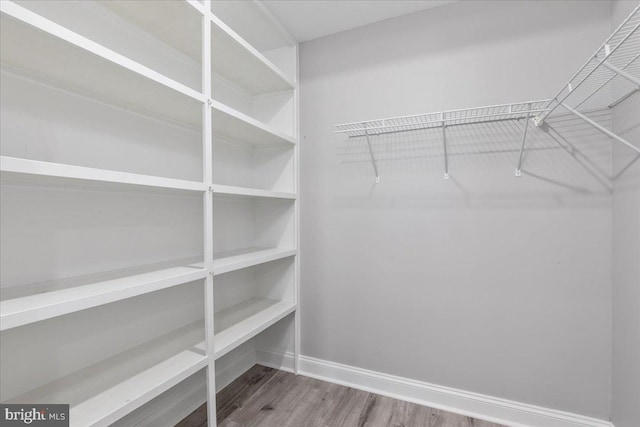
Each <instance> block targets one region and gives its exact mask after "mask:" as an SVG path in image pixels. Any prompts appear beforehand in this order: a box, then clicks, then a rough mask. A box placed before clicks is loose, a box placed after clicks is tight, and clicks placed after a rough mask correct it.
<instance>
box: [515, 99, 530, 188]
mask: <svg viewBox="0 0 640 427" xmlns="http://www.w3.org/2000/svg"><path fill="white" fill-rule="evenodd" d="M527 110H528V111H527V117H525V122H524V131H523V132H522V144H521V145H520V157H519V158H518V167H517V168H516V176H522V159H523V157H524V145H525V144H526V142H527V131H528V130H529V118H530V117H531V104H528V105H527Z"/></svg>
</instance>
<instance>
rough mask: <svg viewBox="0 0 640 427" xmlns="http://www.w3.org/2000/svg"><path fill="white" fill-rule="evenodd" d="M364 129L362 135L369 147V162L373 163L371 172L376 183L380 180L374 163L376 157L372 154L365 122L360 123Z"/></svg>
mask: <svg viewBox="0 0 640 427" xmlns="http://www.w3.org/2000/svg"><path fill="white" fill-rule="evenodd" d="M362 128H363V129H364V136H365V138H366V139H367V147H369V155H370V156H371V164H372V165H373V173H374V174H375V175H376V183H377V182H380V175H379V174H378V165H377V164H376V158H375V157H374V155H373V148H371V141H370V140H369V131H368V130H367V124H366V123H362Z"/></svg>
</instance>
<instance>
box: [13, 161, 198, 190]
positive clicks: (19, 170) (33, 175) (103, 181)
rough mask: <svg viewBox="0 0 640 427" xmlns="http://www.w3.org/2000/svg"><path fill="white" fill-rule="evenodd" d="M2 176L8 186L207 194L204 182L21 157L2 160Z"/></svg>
mask: <svg viewBox="0 0 640 427" xmlns="http://www.w3.org/2000/svg"><path fill="white" fill-rule="evenodd" d="M0 172H1V174H2V180H3V182H5V183H9V182H16V183H21V184H34V185H47V186H51V185H54V186H65V187H71V188H73V187H83V188H84V187H89V188H92V189H107V190H113V189H116V190H117V189H122V188H123V186H133V187H138V189H142V190H148V189H150V188H154V189H157V190H161V191H167V190H168V191H197V192H202V191H205V190H206V186H205V185H204V183H203V182H196V181H185V180H180V179H172V178H163V177H156V176H151V175H139V174H134V173H128V172H116V171H110V170H105V169H94V168H87V167H83V166H73V165H65V164H62V163H52V162H41V161H38V160H29V159H21V158H18V157H8V156H0Z"/></svg>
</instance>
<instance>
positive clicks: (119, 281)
mask: <svg viewBox="0 0 640 427" xmlns="http://www.w3.org/2000/svg"><path fill="white" fill-rule="evenodd" d="M185 264H186V262H185ZM155 268H156V269H155V270H152V271H147V272H144V273H138V274H130V275H126V276H123V277H117V276H120V275H121V274H118V273H115V272H113V273H111V278H109V274H101V275H94V276H98V277H100V280H93V281H91V279H90V278H91V277H92V276H89V277H88V278H84V279H80V280H78V282H80V284H77V283H74V280H73V279H67V280H61V281H56V282H54V283H52V282H49V283H47V284H46V285H44V286H43V285H41V286H37V285H36V286H28V287H27V288H30V290H31V291H35V292H38V293H34V294H30V295H29V294H27V295H19V294H18V295H19V296H17V297H11V293H10V292H11V288H9V289H5V290H3V300H2V301H0V330H6V329H10V328H15V327H18V326H22V325H26V324H29V323H33V322H38V321H40V320H45V319H50V318H53V317H57V316H62V315H64V314H68V313H73V312H76V311H80V310H85V309H87V308H91V307H97V306H100V305H103V304H108V303H111V302H115V301H120V300H123V299H127V298H132V297H136V296H138V295H143V294H146V293H150V292H155V291H159V290H161V289H166V288H169V287H172V286H177V285H181V284H185V283H189V282H192V281H194V280H200V279H204V278H205V277H206V275H207V272H206V270H204V269H202V268H196V267H189V266H173V267H170V268H160V267H159V266H156V267H155ZM147 269H148V268H147ZM105 276H106V277H105ZM114 276H116V277H115V278H114ZM87 282H88V283H87ZM65 285H66V286H67V287H64V286H65ZM28 290H29V289H27V291H28ZM5 295H9V296H10V298H8V299H5Z"/></svg>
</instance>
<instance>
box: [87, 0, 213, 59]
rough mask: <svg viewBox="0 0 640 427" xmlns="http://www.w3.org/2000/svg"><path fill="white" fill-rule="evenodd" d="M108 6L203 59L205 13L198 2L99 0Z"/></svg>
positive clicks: (191, 56)
mask: <svg viewBox="0 0 640 427" xmlns="http://www.w3.org/2000/svg"><path fill="white" fill-rule="evenodd" d="M98 1H99V3H100V4H101V5H102V6H104V7H106V8H107V9H109V10H111V11H112V12H115V13H116V14H118V15H120V16H121V17H122V18H124V19H126V20H127V21H129V22H133V23H134V24H135V25H136V27H138V28H140V29H142V30H144V31H146V32H148V33H150V34H152V35H153V36H154V37H155V38H157V39H159V40H162V41H163V42H165V43H167V44H168V45H169V46H171V47H173V48H175V49H177V50H179V51H180V52H182V53H184V54H185V55H187V56H189V57H190V58H192V59H194V60H195V61H197V62H201V60H202V59H201V57H202V47H201V40H200V39H201V37H202V15H203V9H204V8H203V7H202V6H200V4H199V3H195V2H188V1H175V0H155V1H154V2H153V3H152V4H150V3H149V2H146V1H113V0H98Z"/></svg>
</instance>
